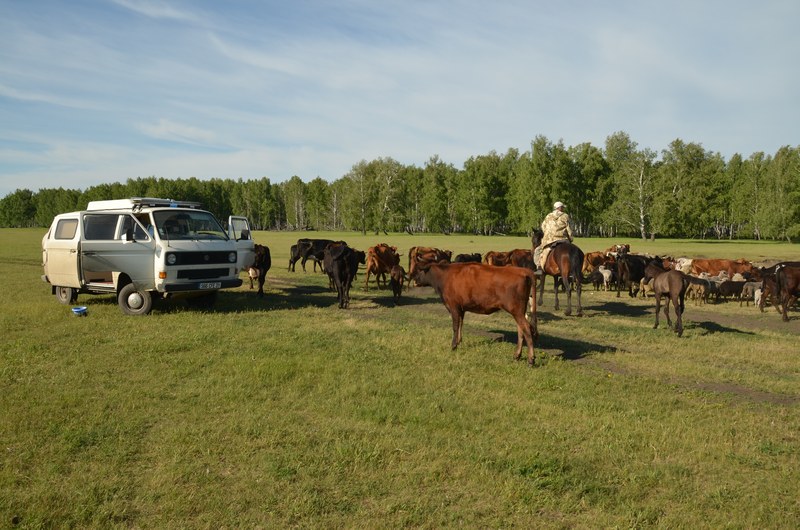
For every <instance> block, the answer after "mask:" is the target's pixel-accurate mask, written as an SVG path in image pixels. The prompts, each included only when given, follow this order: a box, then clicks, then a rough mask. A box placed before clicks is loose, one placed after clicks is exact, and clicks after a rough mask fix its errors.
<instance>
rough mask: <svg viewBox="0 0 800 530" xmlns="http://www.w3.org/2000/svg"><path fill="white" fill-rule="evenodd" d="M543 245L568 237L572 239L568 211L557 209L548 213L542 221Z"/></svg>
mask: <svg viewBox="0 0 800 530" xmlns="http://www.w3.org/2000/svg"><path fill="white" fill-rule="evenodd" d="M542 232H544V237H543V238H542V246H543V247H544V246H547V245H549V244H550V243H552V242H554V241H559V240H561V239H567V240H569V241H572V228H570V226H569V215H567V213H566V212H559V211H558V210H555V211H553V212H550V213H549V214H547V217H545V218H544V221H542Z"/></svg>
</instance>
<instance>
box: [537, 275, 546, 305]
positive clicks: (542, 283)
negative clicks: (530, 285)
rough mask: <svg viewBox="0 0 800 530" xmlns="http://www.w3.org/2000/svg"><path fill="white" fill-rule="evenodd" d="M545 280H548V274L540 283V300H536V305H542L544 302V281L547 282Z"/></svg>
mask: <svg viewBox="0 0 800 530" xmlns="http://www.w3.org/2000/svg"><path fill="white" fill-rule="evenodd" d="M545 280H547V276H543V277H542V281H541V283H540V284H539V300H537V302H536V305H539V306H541V305H542V303H543V302H544V283H545Z"/></svg>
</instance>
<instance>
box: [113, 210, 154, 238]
mask: <svg viewBox="0 0 800 530" xmlns="http://www.w3.org/2000/svg"><path fill="white" fill-rule="evenodd" d="M129 229H131V230H133V239H134V240H136V241H142V240H146V239H147V238H148V237H149V236H148V234H147V232H145V229H144V228H142V225H140V224H139V223H137V222H136V220H135V219H134V218H133V217H132V216H130V215H126V216H124V217H123V218H122V227H121V229H120V234H119V237H120V239H125V235H126V233H127V232H128V230H129Z"/></svg>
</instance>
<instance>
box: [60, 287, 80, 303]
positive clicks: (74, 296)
mask: <svg viewBox="0 0 800 530" xmlns="http://www.w3.org/2000/svg"><path fill="white" fill-rule="evenodd" d="M56 300H58V301H59V302H61V303H62V304H74V303H75V302H76V301H77V300H78V290H77V289H74V288H72V287H61V286H56Z"/></svg>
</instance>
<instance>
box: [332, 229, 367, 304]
mask: <svg viewBox="0 0 800 530" xmlns="http://www.w3.org/2000/svg"><path fill="white" fill-rule="evenodd" d="M322 259H323V264H324V270H325V272H327V273H328V277H329V278H330V279H331V281H333V284H334V285H335V286H336V297H337V299H338V300H339V308H340V309H347V308H348V307H349V306H350V287H351V286H352V285H353V279H354V278H355V277H356V273H357V272H358V264H359V263H362V264H363V263H366V261H367V254H366V253H365V252H363V251H360V250H355V249H352V248H350V247H348V246H347V244H346V243H344V242H343V241H339V242H335V243H332V244H329V245H328V246H327V247H326V248H325V249H324V250H323V258H322Z"/></svg>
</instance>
